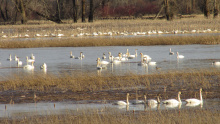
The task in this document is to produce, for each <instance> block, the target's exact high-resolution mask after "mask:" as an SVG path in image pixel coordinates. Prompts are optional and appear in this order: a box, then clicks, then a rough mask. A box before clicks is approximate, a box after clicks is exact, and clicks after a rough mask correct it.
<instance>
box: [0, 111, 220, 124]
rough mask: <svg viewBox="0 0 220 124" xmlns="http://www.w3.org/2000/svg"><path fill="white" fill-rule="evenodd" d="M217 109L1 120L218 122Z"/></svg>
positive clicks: (48, 123) (84, 113) (50, 122)
mask: <svg viewBox="0 0 220 124" xmlns="http://www.w3.org/2000/svg"><path fill="white" fill-rule="evenodd" d="M219 116H220V113H219V111H218V110H206V109H201V110H193V109H191V110H190V109H188V110H187V109H185V110H163V111H160V110H158V111H146V112H145V111H136V112H133V111H127V112H122V111H118V110H114V109H109V108H103V109H101V110H81V111H67V112H66V114H64V115H45V116H24V117H22V118H17V117H16V118H4V119H1V120H0V122H1V123H16V124H21V123H22V124H23V123H32V124H35V123H42V124H59V123H74V124H89V123H95V124H99V123H102V124H115V123H117V124H118V123H119V124H134V123H137V124H146V123H149V124H158V123H166V124H176V123H181V124H189V123H190V124H204V123H209V124H217V123H218V122H219V121H220V118H219Z"/></svg>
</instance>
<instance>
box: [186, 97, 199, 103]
mask: <svg viewBox="0 0 220 124" xmlns="http://www.w3.org/2000/svg"><path fill="white" fill-rule="evenodd" d="M185 101H186V102H187V103H201V101H200V100H198V99H195V98H191V99H186V100H185Z"/></svg>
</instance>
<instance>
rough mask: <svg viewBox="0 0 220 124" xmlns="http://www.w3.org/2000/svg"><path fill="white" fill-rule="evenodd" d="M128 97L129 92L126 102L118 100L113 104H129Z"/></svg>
mask: <svg viewBox="0 0 220 124" xmlns="http://www.w3.org/2000/svg"><path fill="white" fill-rule="evenodd" d="M128 97H129V93H127V96H126V102H124V101H117V102H116V103H114V104H113V105H129V102H128Z"/></svg>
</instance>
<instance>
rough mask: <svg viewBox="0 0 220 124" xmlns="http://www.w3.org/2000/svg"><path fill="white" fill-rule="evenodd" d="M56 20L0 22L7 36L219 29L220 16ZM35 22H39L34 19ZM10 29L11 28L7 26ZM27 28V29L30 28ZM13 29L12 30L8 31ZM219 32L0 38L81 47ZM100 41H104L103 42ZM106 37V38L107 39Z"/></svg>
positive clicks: (182, 40) (4, 44) (179, 40)
mask: <svg viewBox="0 0 220 124" xmlns="http://www.w3.org/2000/svg"><path fill="white" fill-rule="evenodd" d="M70 22H71V21H67V24H54V23H51V22H48V21H46V22H41V21H40V22H38V23H39V24H38V25H33V24H32V23H31V22H30V24H27V25H7V26H0V29H1V30H2V31H4V32H5V33H4V34H6V35H8V36H14V35H18V34H21V35H22V36H24V34H29V35H30V36H31V37H34V35H35V34H37V33H38V34H41V35H44V34H50V33H55V34H57V33H61V34H64V35H65V36H70V35H71V34H74V35H76V34H79V33H90V34H92V33H93V32H98V31H99V32H109V31H111V32H113V31H114V32H124V31H126V32H148V31H149V30H157V31H159V30H160V31H168V32H172V31H174V30H181V31H183V30H186V31H191V30H194V29H195V30H206V29H211V30H212V31H214V30H217V31H220V19H204V18H203V16H202V17H200V16H197V17H196V18H193V19H192V18H190V19H179V20H174V21H166V20H154V21H152V20H101V21H99V20H97V21H95V22H94V23H76V24H73V23H70ZM34 23H36V22H34ZM8 29H11V30H8ZM27 30H28V31H27ZM9 31H10V32H9ZM219 37H220V36H201V37H199V36H197V37H192V36H187V37H142V38H117V39H116V38H109V39H107V38H104V39H103V38H100V39H96V38H67V39H66V38H61V39H55V40H43V41H42V40H36V41H31V40H29V41H22V42H21V41H16V40H15V41H10V42H8V41H7V40H5V41H1V42H0V48H32V47H68V46H69V47H73V46H75V47H78V46H109V45H110V46H113V45H115V46H116V45H130V46H131V45H158V44H159V45H174V44H175V45H182V44H219V43H220V40H219V39H220V38H219ZM100 41H101V42H100ZM104 41H105V42H104Z"/></svg>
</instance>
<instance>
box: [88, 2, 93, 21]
mask: <svg viewBox="0 0 220 124" xmlns="http://www.w3.org/2000/svg"><path fill="white" fill-rule="evenodd" d="M89 5H90V10H89V22H93V14H94V9H93V0H90V4H89Z"/></svg>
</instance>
